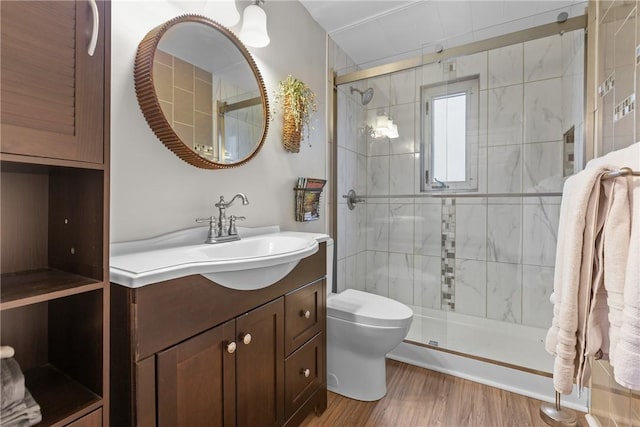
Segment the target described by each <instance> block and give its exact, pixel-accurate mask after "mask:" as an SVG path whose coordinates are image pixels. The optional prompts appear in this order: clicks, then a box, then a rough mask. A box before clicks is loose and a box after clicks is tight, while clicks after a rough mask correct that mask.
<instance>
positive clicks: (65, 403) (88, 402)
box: [25, 364, 102, 427]
mask: <svg viewBox="0 0 640 427" xmlns="http://www.w3.org/2000/svg"><path fill="white" fill-rule="evenodd" d="M25 384H26V386H27V388H28V389H29V391H30V392H31V394H32V395H33V398H34V399H35V401H36V402H37V403H38V405H40V409H41V411H42V422H41V423H40V424H38V426H42V427H45V426H62V425H65V424H67V423H69V422H71V421H73V420H74V419H76V418H78V417H81V416H83V415H84V414H87V413H89V412H91V411H94V410H95V409H97V408H99V407H100V406H101V405H102V398H101V397H100V396H98V395H97V394H95V393H93V392H92V391H91V390H89V389H88V388H86V387H84V386H83V385H82V384H80V383H78V382H77V381H75V380H73V379H72V378H70V377H68V376H67V375H65V374H64V373H63V372H60V371H59V370H58V369H56V368H55V367H54V366H52V365H48V364H47V365H44V366H41V367H38V368H34V369H31V370H29V371H27V372H25Z"/></svg>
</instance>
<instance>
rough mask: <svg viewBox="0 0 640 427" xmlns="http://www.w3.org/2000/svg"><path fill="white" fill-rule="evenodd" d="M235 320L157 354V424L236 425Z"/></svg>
mask: <svg viewBox="0 0 640 427" xmlns="http://www.w3.org/2000/svg"><path fill="white" fill-rule="evenodd" d="M233 339H234V321H233V320H232V321H229V322H227V323H225V324H223V325H221V326H218V327H216V328H213V329H210V330H208V331H206V332H203V333H201V334H200V335H197V336H195V337H193V338H191V339H189V340H187V341H184V342H182V343H180V344H178V345H175V346H173V347H171V348H169V349H168V350H165V351H163V352H160V353H158V354H157V361H158V367H157V390H158V391H157V393H158V397H157V399H158V401H157V412H158V426H161V427H176V426H233V425H235V413H234V411H235V390H234V382H235V378H234V374H235V354H233V353H231V352H229V350H228V349H227V343H230V342H233Z"/></svg>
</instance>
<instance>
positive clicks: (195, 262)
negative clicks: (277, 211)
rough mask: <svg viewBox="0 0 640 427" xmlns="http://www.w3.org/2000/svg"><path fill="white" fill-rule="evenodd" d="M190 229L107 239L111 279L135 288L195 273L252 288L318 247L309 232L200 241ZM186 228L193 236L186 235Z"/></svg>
mask: <svg viewBox="0 0 640 427" xmlns="http://www.w3.org/2000/svg"><path fill="white" fill-rule="evenodd" d="M194 231H200V229H190V230H183V231H182V232H176V233H171V234H168V235H164V236H160V237H158V238H154V239H148V240H144V241H137V242H127V243H119V244H118V243H116V244H113V245H112V256H111V262H110V264H111V266H110V273H111V281H112V282H114V283H119V284H122V285H125V286H129V287H140V286H144V285H147V284H150V283H156V282H160V281H164V280H170V279H175V278H178V277H184V276H188V275H192V274H200V275H202V276H204V277H206V278H207V279H209V280H211V281H213V282H216V283H218V284H220V285H222V286H225V287H228V288H231V289H238V290H254V289H260V288H264V287H266V286H270V285H272V284H274V283H275V282H277V281H278V280H280V279H282V278H283V277H284V276H286V275H287V274H289V272H291V270H293V269H294V268H295V266H296V265H297V264H298V262H299V261H300V260H301V259H303V258H305V257H308V256H310V255H313V254H314V253H316V252H317V251H318V240H317V238H315V236H317V235H313V234H311V233H288V232H284V233H282V232H279V231H278V232H275V233H273V232H272V233H267V234H258V235H251V236H249V237H243V238H242V239H241V240H238V241H234V242H226V243H216V244H204V243H196V242H192V240H194V238H199V237H200V234H201V233H194ZM188 232H191V234H193V235H194V236H187V235H186V234H185V233H188ZM196 234H197V237H196ZM201 241H202V240H200V242H201Z"/></svg>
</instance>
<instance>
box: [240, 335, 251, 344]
mask: <svg viewBox="0 0 640 427" xmlns="http://www.w3.org/2000/svg"><path fill="white" fill-rule="evenodd" d="M240 339H241V340H242V342H243V343H245V344H247V345H248V344H250V343H251V334H241V335H240Z"/></svg>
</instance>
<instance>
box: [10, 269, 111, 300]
mask: <svg viewBox="0 0 640 427" xmlns="http://www.w3.org/2000/svg"><path fill="white" fill-rule="evenodd" d="M0 281H2V287H1V288H0V310H7V309H10V308H16V307H21V306H23V305H28V304H35V303H39V302H43V301H48V300H52V299H56V298H62V297H66V296H70V295H75V294H79V293H83V292H89V291H93V290H96V289H100V288H102V286H103V282H100V281H98V280H95V279H91V278H88V277H84V276H80V275H77V274H71V273H67V272H64V271H59V270H54V269H47V268H43V269H37V270H31V271H23V272H18V273H7V274H2V275H1V276H0Z"/></svg>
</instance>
